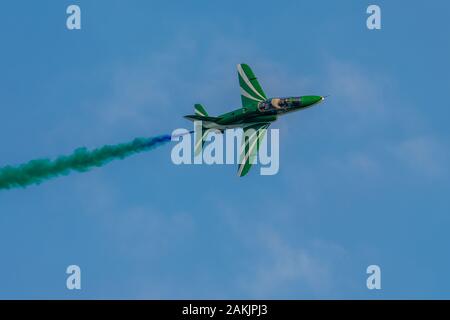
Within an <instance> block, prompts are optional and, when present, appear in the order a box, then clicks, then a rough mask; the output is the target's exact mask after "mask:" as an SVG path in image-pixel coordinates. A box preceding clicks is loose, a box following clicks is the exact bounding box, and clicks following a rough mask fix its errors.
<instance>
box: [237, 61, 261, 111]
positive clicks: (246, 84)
mask: <svg viewBox="0 0 450 320" xmlns="http://www.w3.org/2000/svg"><path fill="white" fill-rule="evenodd" d="M237 70H238V77H239V86H240V88H241V99H242V107H243V108H248V107H255V106H257V105H258V102H260V101H263V100H266V99H267V97H266V94H265V93H264V90H263V89H262V88H261V86H260V85H259V82H258V80H257V79H256V76H255V74H254V73H253V71H252V69H251V68H250V67H249V66H248V65H247V64H245V63H242V64H238V65H237Z"/></svg>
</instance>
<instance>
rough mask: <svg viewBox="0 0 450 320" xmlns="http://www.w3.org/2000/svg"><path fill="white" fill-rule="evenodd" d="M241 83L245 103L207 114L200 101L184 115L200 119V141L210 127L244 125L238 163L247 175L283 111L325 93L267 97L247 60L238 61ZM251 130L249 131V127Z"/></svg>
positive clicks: (319, 98) (308, 104) (318, 99)
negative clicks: (264, 138)
mask: <svg viewBox="0 0 450 320" xmlns="http://www.w3.org/2000/svg"><path fill="white" fill-rule="evenodd" d="M237 71H238V77H239V85H240V89H241V100H242V107H241V108H239V109H236V110H234V111H231V112H227V113H225V114H222V115H220V116H217V117H212V116H210V115H208V113H207V112H206V110H205V108H204V107H203V106H202V105H201V104H196V105H195V106H194V110H195V114H194V115H187V116H185V118H186V119H189V120H191V121H201V122H202V127H203V129H204V130H203V134H202V135H200V138H201V139H200V140H199V141H198V142H201V145H203V143H204V141H205V137H206V135H207V134H208V133H209V132H210V131H211V130H217V131H220V132H222V133H223V132H224V130H226V129H231V128H243V130H244V135H243V137H244V139H243V140H244V141H243V142H242V143H243V144H245V145H244V147H243V148H242V154H241V161H240V163H239V167H238V175H239V176H241V177H242V176H245V175H246V174H247V173H248V171H249V170H250V168H251V166H252V162H253V161H252V159H253V158H254V156H255V154H256V153H257V152H258V150H259V146H260V142H261V141H262V139H263V137H264V134H265V132H266V129H267V128H268V127H269V126H270V124H271V123H272V122H274V121H276V120H277V118H278V117H279V116H281V115H285V114H288V113H291V112H294V111H298V110H303V109H306V108H309V107H312V106H314V105H316V104H318V103H320V102H322V101H323V100H324V99H325V97H323V96H299V97H284V98H283V97H276V98H267V96H266V94H265V93H264V91H263V89H262V87H261V85H260V84H259V82H258V80H257V78H256V76H255V74H254V73H253V71H252V69H251V68H250V67H249V66H248V65H247V64H238V65H237ZM250 129H251V130H252V131H250V132H249V133H250V134H249V135H246V134H245V132H246V131H247V130H250ZM199 144H200V143H197V141H196V149H195V152H196V153H198V151H199V150H200V151H201V150H202V149H201V148H198V145H199Z"/></svg>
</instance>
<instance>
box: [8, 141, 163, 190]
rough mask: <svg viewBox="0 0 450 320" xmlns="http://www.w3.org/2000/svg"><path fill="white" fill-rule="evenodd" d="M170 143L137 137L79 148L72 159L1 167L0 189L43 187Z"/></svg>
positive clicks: (64, 158) (68, 157)
mask: <svg viewBox="0 0 450 320" xmlns="http://www.w3.org/2000/svg"><path fill="white" fill-rule="evenodd" d="M170 140H171V136H170V135H162V136H157V137H153V138H137V139H134V140H133V141H132V142H128V143H122V144H117V145H106V146H104V147H101V148H98V149H94V150H92V151H89V150H87V149H86V148H79V149H77V150H75V151H74V152H73V153H72V154H71V155H69V156H60V157H58V158H56V159H55V160H50V159H38V160H32V161H30V162H28V163H25V164H22V165H19V166H16V167H12V166H6V167H3V168H0V190H1V189H11V188H17V187H22V188H24V187H27V186H29V185H31V184H40V183H42V182H44V181H45V180H48V179H51V178H55V177H58V176H62V175H68V174H69V173H70V172H71V171H78V172H85V171H88V170H90V169H92V168H94V167H101V166H103V165H105V164H107V163H108V162H110V161H112V160H115V159H123V158H126V157H128V156H131V155H133V154H135V153H138V152H142V151H147V150H150V149H153V148H155V147H157V146H159V145H161V144H164V143H167V142H169V141H170Z"/></svg>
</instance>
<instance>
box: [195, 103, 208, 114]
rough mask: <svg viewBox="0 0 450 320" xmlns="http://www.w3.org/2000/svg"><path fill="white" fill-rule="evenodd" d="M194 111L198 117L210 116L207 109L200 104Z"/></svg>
mask: <svg viewBox="0 0 450 320" xmlns="http://www.w3.org/2000/svg"><path fill="white" fill-rule="evenodd" d="M194 110H195V114H196V115H198V116H202V117H207V116H208V112H206V110H205V108H204V107H203V106H202V105H201V104H199V103H197V104H195V106H194Z"/></svg>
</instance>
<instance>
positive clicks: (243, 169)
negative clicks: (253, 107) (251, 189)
mask: <svg viewBox="0 0 450 320" xmlns="http://www.w3.org/2000/svg"><path fill="white" fill-rule="evenodd" d="M269 126H270V123H258V124H254V125H252V126H249V127H246V128H244V134H243V135H242V142H241V153H240V161H239V167H238V176H240V177H243V176H245V175H246V174H247V173H248V172H249V170H250V168H251V167H252V164H253V163H254V162H255V160H256V155H257V153H258V150H259V146H260V144H261V141H262V140H263V138H264V135H265V134H266V129H267V128H268V127H269Z"/></svg>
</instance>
